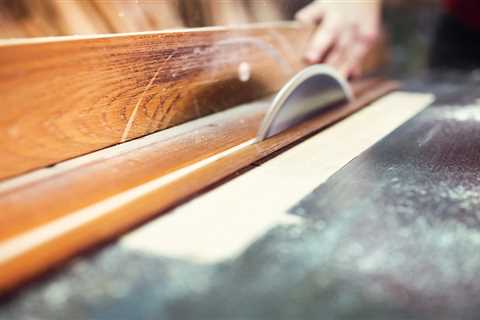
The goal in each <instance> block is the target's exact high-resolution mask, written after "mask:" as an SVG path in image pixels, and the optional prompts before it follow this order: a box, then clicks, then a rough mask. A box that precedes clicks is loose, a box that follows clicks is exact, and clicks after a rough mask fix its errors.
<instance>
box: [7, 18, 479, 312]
mask: <svg viewBox="0 0 480 320" xmlns="http://www.w3.org/2000/svg"><path fill="white" fill-rule="evenodd" d="M301 28H302V27H300V26H298V25H296V24H280V25H275V24H273V25H260V26H255V27H248V28H247V27H238V28H206V29H200V30H192V31H172V32H147V33H141V34H137V35H115V36H92V37H60V38H58V39H55V40H52V39H36V40H12V41H5V42H4V43H2V44H0V64H1V65H2V69H1V70H0V79H1V81H0V95H1V96H2V98H3V99H2V100H3V104H4V108H5V112H4V114H3V115H2V116H1V117H0V118H1V126H0V132H1V133H2V135H1V136H2V138H1V140H0V144H1V145H2V160H0V165H1V169H0V176H1V178H2V181H1V183H0V208H1V209H2V210H1V212H2V214H1V218H0V219H1V227H0V228H1V229H0V275H1V276H0V290H1V292H2V293H3V297H4V298H3V300H2V305H1V306H0V318H5V319H16V318H18V319H23V318H29V317H34V318H39V319H62V318H65V315H67V314H68V315H69V317H71V318H74V319H77V318H78V319H91V318H95V319H97V318H98V319H119V318H120V319H122V318H124V319H132V318H142V319H150V318H155V319H156V318H165V319H167V318H168V319H170V318H171V319H199V318H200V319H204V318H208V319H211V318H222V319H224V318H226V319H234V318H242V319H250V318H251V319H253V318H255V319H257V318H288V319H291V318H308V319H311V318H318V317H322V318H327V319H330V318H331V319H333V318H335V319H337V318H342V319H343V318H355V319H358V318H368V319H372V318H375V319H385V318H388V319H406V318H408V319H410V318H415V319H420V318H422V319H424V318H432V319H433V318H435V319H452V318H456V319H475V316H476V314H477V313H478V310H477V309H478V305H479V303H478V302H479V301H478V298H477V296H478V295H477V294H476V293H477V291H478V290H480V286H479V285H477V281H476V276H477V274H478V272H479V271H480V260H478V259H477V258H476V251H477V248H478V246H479V245H480V233H479V232H478V226H479V224H478V220H479V218H478V214H477V211H478V209H479V206H480V200H479V199H480V198H479V194H478V192H479V186H480V177H479V174H478V170H477V169H478V167H479V152H480V148H479V146H478V142H477V141H480V140H479V139H477V136H479V135H480V131H479V130H480V129H479V128H478V125H477V124H478V121H479V119H480V105H479V103H480V100H479V99H480V96H479V94H478V90H477V89H478V85H479V81H480V77H479V76H478V74H476V73H472V74H445V75H443V74H434V75H431V76H425V77H422V78H418V79H414V80H412V81H406V82H404V83H399V82H394V81H389V80H385V79H381V78H369V79H362V80H357V81H354V82H352V83H350V84H348V87H349V88H350V89H348V90H350V93H348V92H347V91H348V90H344V91H342V92H344V93H345V94H344V96H343V97H340V100H338V99H337V100H335V101H334V102H335V103H333V104H332V103H331V102H332V101H329V103H327V104H324V103H320V102H318V97H317V98H315V99H313V98H312V99H310V100H309V101H310V102H311V101H314V103H313V105H315V106H318V105H324V107H322V108H320V109H321V110H317V111H315V112H312V113H301V114H300V116H299V117H297V118H295V121H290V122H288V121H287V122H288V123H287V125H284V122H282V124H281V125H280V124H279V123H280V122H275V119H276V118H275V117H273V116H272V110H277V109H280V110H283V109H282V108H284V107H285V105H288V106H289V108H290V109H289V110H294V111H292V112H294V113H296V112H298V111H299V110H304V109H305V108H299V107H298V106H299V105H304V101H305V100H298V99H300V98H305V96H307V95H309V94H318V93H319V92H322V90H324V84H323V83H320V84H319V82H318V81H315V83H314V84H312V85H313V89H311V90H310V89H309V90H304V91H300V94H299V96H298V97H297V99H290V100H289V97H290V96H291V94H292V92H293V91H290V90H288V89H285V88H286V87H285V85H287V88H288V83H290V84H292V83H296V81H297V80H298V79H300V78H302V75H305V72H307V73H308V72H310V71H308V70H312V69H309V68H307V69H305V66H304V65H303V64H302V62H301V58H300V57H299V56H295V55H293V54H292V51H291V46H292V43H294V44H293V46H295V45H297V46H299V47H300V46H301V45H302V43H304V42H305V41H306V39H307V38H308V37H307V36H302V35H303V34H304V33H301V32H299V30H300V29H301ZM295 42H296V44H295ZM289 46H290V47H289ZM12 57H13V58H12ZM3 66H5V67H3ZM310 68H312V67H310ZM313 68H314V69H315V68H316V69H315V70H316V71H315V72H314V73H313V74H308V76H306V77H304V78H302V79H301V80H302V81H300V82H298V83H296V84H297V85H298V86H299V87H301V83H305V80H308V79H310V78H312V77H313V76H315V75H318V74H321V75H323V74H325V72H324V71H325V70H324V69H322V68H320V69H318V67H313ZM306 70H307V71H306ZM319 70H320V71H319ZM327 73H328V72H327ZM292 77H293V79H294V80H291V79H292ZM295 79H297V80H295ZM329 79H331V78H329ZM333 79H334V80H337V81H334V80H332V81H333V82H332V83H333V84H334V85H333V86H335V84H336V85H337V88H342V89H345V87H346V86H347V85H346V84H345V83H344V81H343V80H341V79H340V80H339V78H337V77H333ZM317 80H318V79H317ZM289 81H290V82H289ZM292 81H293V82H292ZM282 88H283V89H282ZM282 92H283V93H285V94H287V95H286V96H285V97H284V98H282ZM312 97H313V96H312ZM320 98H321V97H320ZM307 100H308V99H307ZM320 100H321V99H320ZM327 100H328V99H327ZM296 106H297V107H298V108H295V107H296ZM285 110H286V109H285ZM278 114H281V112H279V113H278ZM278 114H277V116H278ZM286 117H287V116H286ZM287 119H292V115H291V114H289V115H288V117H287ZM266 123H267V127H265V126H264V125H265V124H266ZM272 123H274V124H277V125H278V127H276V128H280V127H281V130H280V129H279V130H270V128H271V127H270V126H268V124H272Z"/></svg>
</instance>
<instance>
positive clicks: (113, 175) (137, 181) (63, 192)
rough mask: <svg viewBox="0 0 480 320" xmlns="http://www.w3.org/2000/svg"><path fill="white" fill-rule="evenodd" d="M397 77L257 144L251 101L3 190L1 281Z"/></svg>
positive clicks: (46, 263)
mask: <svg viewBox="0 0 480 320" xmlns="http://www.w3.org/2000/svg"><path fill="white" fill-rule="evenodd" d="M395 85H396V84H394V83H390V82H383V83H378V82H372V83H370V86H369V87H365V86H364V87H363V88H362V90H363V93H364V94H363V95H361V96H360V97H359V98H358V99H357V100H356V101H355V102H353V103H351V104H348V105H345V106H343V107H339V108H335V109H332V110H329V111H328V112H326V113H324V114H323V115H322V116H320V117H318V118H315V119H312V120H311V121H308V122H305V123H304V124H302V125H300V126H298V127H296V128H294V129H292V130H289V131H288V132H285V133H283V134H280V135H278V136H276V137H273V138H271V139H268V140H266V141H263V142H261V143H256V144H252V140H249V139H250V138H253V137H254V134H255V132H256V129H257V127H258V124H259V122H260V120H261V113H259V112H256V110H255V109H253V111H254V112H253V113H249V114H248V115H246V116H244V117H234V118H233V119H230V120H228V119H227V121H221V122H218V123H217V125H216V126H212V125H208V126H205V127H203V128H202V129H195V130H193V131H191V132H186V133H185V134H182V135H180V136H178V137H176V138H174V139H168V140H166V141H163V142H162V141H160V142H158V143H152V144H149V145H144V146H142V147H141V148H139V149H137V150H134V152H133V151H132V152H130V153H126V154H123V155H119V156H116V157H115V156H110V157H108V158H106V159H98V160H96V161H92V162H89V163H87V164H85V165H82V166H80V167H74V168H72V169H71V170H68V171H66V172H63V173H62V174H60V175H58V176H50V177H47V178H45V179H40V180H38V181H33V182H31V183H27V184H24V185H20V186H18V187H15V188H12V189H7V190H4V191H3V193H2V195H1V196H0V207H1V209H0V212H8V213H7V214H4V215H2V216H1V217H2V222H1V223H0V225H1V237H2V240H3V241H2V242H1V243H0V273H2V274H5V275H7V274H8V276H6V277H2V278H0V289H3V290H6V289H8V288H11V287H13V286H15V285H18V284H19V283H20V282H21V281H24V280H25V279H28V278H30V277H32V276H34V275H37V274H38V273H40V272H42V271H45V270H47V269H48V268H49V267H51V266H52V265H55V264H57V263H59V262H61V261H64V260H65V259H67V258H69V257H71V256H72V255H74V254H76V253H78V252H80V251H81V250H84V249H86V248H89V247H91V246H92V245H94V244H98V243H99V242H102V241H105V240H107V239H111V238H112V237H114V236H115V235H118V234H120V233H122V232H124V231H125V230H128V229H130V228H132V227H133V226H135V225H138V224H139V223H142V222H144V221H145V220H147V219H149V218H151V217H153V216H156V215H158V214H159V213H161V212H164V211H165V210H167V209H169V208H171V207H172V206H174V205H175V204H178V203H179V202H180V201H182V200H185V199H187V198H189V197H191V196H192V195H194V194H195V193H196V192H200V191H202V190H204V189H205V188H206V187H208V186H211V185H212V184H214V183H216V182H219V181H220V180H222V179H224V178H226V177H228V176H229V175H231V174H234V173H235V172H237V171H238V170H240V169H242V168H244V167H246V166H248V165H250V164H252V163H253V162H255V161H257V160H260V159H262V158H264V157H266V156H269V155H271V154H272V153H274V152H277V151H279V150H280V149H282V148H284V147H286V146H287V145H290V144H292V143H294V142H295V141H298V140H299V139H302V138H304V137H306V136H308V135H309V134H312V133H314V132H316V131H318V130H320V129H321V128H323V127H325V126H327V125H329V124H332V123H333V122H335V121H338V120H340V119H342V118H344V117H346V116H347V115H349V114H351V113H352V112H355V111H356V110H358V109H360V108H362V107H364V106H365V105H366V104H367V103H368V102H370V101H372V100H373V99H375V98H377V97H378V96H381V95H382V94H384V93H385V92H387V91H389V90H391V89H392V88H393V87H394V86H395ZM372 86H373V87H372ZM239 143H241V144H240V147H239V145H238V144H239ZM229 148H230V149H229ZM92 180H94V181H95V183H94V184H92ZM46 195H51V196H46ZM52 197H53V198H52ZM19 199H21V201H19ZM12 210H15V211H12ZM13 270H14V271H13Z"/></svg>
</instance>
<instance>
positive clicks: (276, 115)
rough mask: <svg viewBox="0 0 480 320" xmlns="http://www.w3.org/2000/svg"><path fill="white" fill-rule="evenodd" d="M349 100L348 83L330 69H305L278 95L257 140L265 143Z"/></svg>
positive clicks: (317, 66) (312, 67)
mask: <svg viewBox="0 0 480 320" xmlns="http://www.w3.org/2000/svg"><path fill="white" fill-rule="evenodd" d="M352 99H353V93H352V90H351V88H350V86H349V85H348V83H347V81H346V80H345V79H344V78H343V77H342V76H340V75H339V74H338V73H337V72H336V71H335V70H334V69H333V68H330V67H328V66H325V65H314V66H310V67H307V68H305V69H304V70H302V71H300V72H299V73H297V74H296V75H295V76H294V77H293V78H292V79H291V80H290V81H289V82H288V83H287V84H285V85H284V86H283V88H282V89H281V90H280V91H279V92H278V94H277V95H276V97H275V99H274V100H273V103H272V105H271V106H270V108H269V109H268V111H267V113H266V115H265V117H264V119H263V122H262V124H261V126H260V129H259V130H258V132H257V138H256V140H257V141H262V140H265V139H267V138H269V137H272V136H274V135H276V134H278V133H280V132H282V131H284V130H286V129H288V128H291V127H293V126H295V125H297V124H299V123H301V122H303V121H305V120H307V119H309V118H311V117H313V116H315V115H318V114H319V113H320V112H321V111H322V110H324V109H325V108H327V107H331V106H334V105H339V104H341V103H344V102H347V101H350V100H352Z"/></svg>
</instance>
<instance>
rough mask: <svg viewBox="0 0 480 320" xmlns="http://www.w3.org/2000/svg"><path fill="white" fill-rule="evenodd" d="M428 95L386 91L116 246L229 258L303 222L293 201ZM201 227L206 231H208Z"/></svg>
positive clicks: (210, 259) (199, 258)
mask: <svg viewBox="0 0 480 320" xmlns="http://www.w3.org/2000/svg"><path fill="white" fill-rule="evenodd" d="M433 98H434V97H433V95H432V94H428V93H412V92H402V91H401V92H393V93H390V94H388V95H386V96H385V97H382V98H381V99H379V100H378V101H375V102H374V103H373V104H371V105H370V106H368V107H367V108H365V109H362V110H361V111H358V112H356V113H355V114H354V115H352V116H350V117H348V118H346V119H344V120H342V121H341V122H339V123H337V124H335V125H334V126H331V127H329V128H327V129H325V130H324V131H322V132H320V133H318V134H316V135H314V136H313V137H311V138H309V139H307V140H306V141H304V142H302V143H301V144H298V145H296V146H294V147H292V148H290V149H288V150H286V151H285V152H282V153H281V154H280V155H278V156H277V157H275V158H273V159H271V160H269V161H267V162H265V163H262V164H261V165H260V166H258V167H255V168H254V169H252V170H250V171H248V172H246V173H245V174H242V175H241V176H240V177H238V178H236V179H233V180H231V181H228V182H226V183H225V184H222V185H221V186H219V187H217V188H215V189H213V190H211V191H209V192H208V193H205V194H202V195H201V196H199V197H196V198H195V199H193V200H191V201H189V202H187V203H184V204H182V205H180V206H178V207H176V208H175V209H173V210H172V211H171V212H169V213H168V215H165V216H162V217H159V218H157V219H155V220H153V221H152V222H149V223H147V224H145V226H142V227H140V228H138V229H137V230H134V231H133V232H130V233H128V234H126V235H125V236H123V237H121V240H120V242H119V245H118V246H120V247H121V248H126V249H127V250H134V251H135V252H142V253H143V254H145V255H147V256H155V257H169V258H174V259H184V260H187V261H190V260H193V261H195V262H199V263H202V264H205V263H206V264H213V263H222V262H224V261H231V260H235V258H237V257H238V256H239V255H240V254H241V253H243V252H245V250H248V249H247V248H249V247H250V246H251V245H254V243H255V242H256V241H257V240H258V239H259V238H260V237H262V236H264V235H265V234H266V233H267V232H269V231H270V230H272V229H273V228H275V227H277V226H278V224H290V223H293V224H297V223H301V220H302V219H299V218H298V217H297V216H294V215H291V214H289V213H288V211H289V209H290V208H292V206H294V205H295V204H296V203H298V202H299V201H300V200H301V199H302V198H304V197H305V195H307V194H309V193H310V192H312V190H314V189H315V188H316V187H317V186H318V185H319V184H320V183H323V182H325V181H327V179H329V177H330V176H332V175H333V174H334V173H335V172H336V171H338V170H339V169H341V168H342V167H344V166H345V165H346V164H347V163H348V162H350V161H351V160H352V159H355V157H357V156H358V155H359V154H361V153H362V152H363V151H365V150H367V149H368V148H369V147H371V146H372V145H374V144H375V143H376V142H378V141H379V140H381V139H382V138H383V137H385V136H386V135H388V134H389V133H391V132H392V131H393V130H395V129H396V128H397V127H399V126H400V125H402V124H403V123H405V122H406V121H408V120H409V119H410V118H412V117H413V116H415V115H416V114H417V113H419V112H420V111H422V110H424V109H425V108H426V107H427V106H428V105H430V104H431V102H432V101H433ZM372 123H375V125H374V126H372V125H371V124H372ZM352 133H353V134H352ZM226 213H227V214H226ZM206 230H208V231H211V232H208V234H206ZM171 239H175V241H171ZM273 263H275V262H273Z"/></svg>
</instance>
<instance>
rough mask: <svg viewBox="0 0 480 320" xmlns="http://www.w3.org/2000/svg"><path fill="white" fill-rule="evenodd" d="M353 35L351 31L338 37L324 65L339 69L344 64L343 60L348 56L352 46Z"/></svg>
mask: <svg viewBox="0 0 480 320" xmlns="http://www.w3.org/2000/svg"><path fill="white" fill-rule="evenodd" d="M354 40H355V35H354V34H353V32H352V31H351V30H346V31H344V32H343V33H342V34H340V35H339V37H338V40H337V41H336V42H335V44H334V45H333V47H332V51H331V52H330V54H329V55H328V57H327V59H326V60H325V63H326V64H329V65H331V66H332V67H334V68H336V69H339V68H340V67H341V66H342V64H343V63H344V61H345V59H347V57H348V56H349V54H350V51H351V46H352V45H353V44H354Z"/></svg>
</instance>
